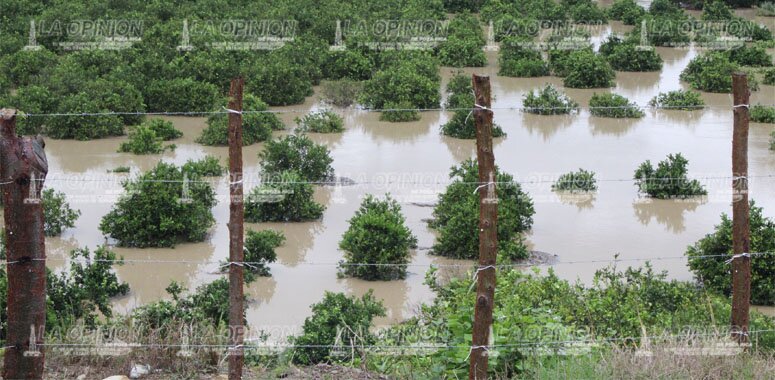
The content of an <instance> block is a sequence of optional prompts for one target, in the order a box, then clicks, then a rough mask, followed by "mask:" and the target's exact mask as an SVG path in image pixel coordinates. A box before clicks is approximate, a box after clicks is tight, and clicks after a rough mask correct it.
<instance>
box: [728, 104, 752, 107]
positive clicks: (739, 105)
mask: <svg viewBox="0 0 775 380" xmlns="http://www.w3.org/2000/svg"><path fill="white" fill-rule="evenodd" d="M739 107H745V108H750V107H749V106H748V104H737V105H734V106H732V108H739Z"/></svg>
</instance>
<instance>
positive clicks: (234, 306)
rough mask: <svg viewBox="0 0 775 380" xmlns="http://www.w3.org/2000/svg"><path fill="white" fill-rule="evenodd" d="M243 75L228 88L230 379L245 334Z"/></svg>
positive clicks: (237, 374)
mask: <svg viewBox="0 0 775 380" xmlns="http://www.w3.org/2000/svg"><path fill="white" fill-rule="evenodd" d="M244 84H245V83H244V80H243V79H242V78H235V79H233V80H232V81H231V89H230V90H229V110H228V111H229V179H230V180H229V196H230V203H229V262H230V263H231V265H229V344H230V345H231V348H230V352H229V380H239V379H242V365H243V364H244V358H245V356H244V355H243V353H244V350H243V348H242V344H243V342H244V338H245V336H244V334H245V315H244V310H245V309H244V306H243V303H244V299H245V297H244V289H243V280H244V278H243V275H244V274H243V271H244V266H243V264H242V263H243V262H244V261H245V253H244V251H243V240H242V239H243V236H244V224H243V220H244V215H245V209H244V205H243V203H242V201H243V189H242V178H243V176H242V87H243V86H244Z"/></svg>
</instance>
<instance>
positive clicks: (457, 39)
mask: <svg viewBox="0 0 775 380" xmlns="http://www.w3.org/2000/svg"><path fill="white" fill-rule="evenodd" d="M447 29H448V30H449V33H448V36H447V39H446V41H444V42H443V43H442V44H441V46H440V47H439V52H438V57H439V61H440V62H441V64H442V65H444V66H452V67H481V66H484V65H485V64H486V63H487V57H486V56H485V55H484V51H483V50H482V47H483V46H484V44H485V40H484V36H483V34H482V27H481V26H480V25H479V20H478V19H477V18H476V17H474V16H473V15H471V14H470V13H461V14H458V15H457V16H455V18H453V19H452V21H450V23H449V26H448V28H447Z"/></svg>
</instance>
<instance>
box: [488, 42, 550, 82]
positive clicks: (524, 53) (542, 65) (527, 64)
mask: <svg viewBox="0 0 775 380" xmlns="http://www.w3.org/2000/svg"><path fill="white" fill-rule="evenodd" d="M525 42H526V41H525V39H524V38H519V37H509V38H506V39H504V40H503V41H502V42H501V45H500V46H501V49H500V57H499V67H500V69H499V71H498V75H504V76H510V77H538V76H544V75H549V66H548V65H547V64H546V62H544V60H543V58H542V57H541V52H540V51H537V50H533V49H530V48H529V47H527V46H525Z"/></svg>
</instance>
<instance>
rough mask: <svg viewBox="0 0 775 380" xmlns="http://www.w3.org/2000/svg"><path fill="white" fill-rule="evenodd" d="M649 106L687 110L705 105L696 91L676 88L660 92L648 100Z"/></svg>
mask: <svg viewBox="0 0 775 380" xmlns="http://www.w3.org/2000/svg"><path fill="white" fill-rule="evenodd" d="M649 106H651V107H658V108H669V109H676V110H687V111H688V110H695V109H700V108H703V107H705V101H704V100H702V95H701V94H700V93H699V92H697V91H692V90H676V91H669V92H660V93H659V94H658V95H657V96H655V97H654V98H653V99H651V100H650V101H649Z"/></svg>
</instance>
